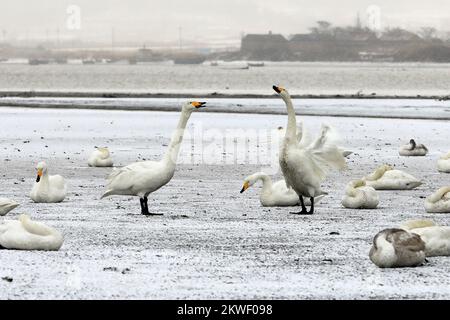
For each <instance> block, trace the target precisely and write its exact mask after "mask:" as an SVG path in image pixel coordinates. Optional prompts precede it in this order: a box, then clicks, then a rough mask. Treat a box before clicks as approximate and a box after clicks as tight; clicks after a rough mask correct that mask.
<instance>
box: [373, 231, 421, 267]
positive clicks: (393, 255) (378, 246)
mask: <svg viewBox="0 0 450 320" xmlns="http://www.w3.org/2000/svg"><path fill="white" fill-rule="evenodd" d="M369 258H370V260H371V261H372V262H373V263H374V264H375V265H377V266H378V267H380V268H396V267H415V266H419V265H421V264H422V263H424V262H425V243H424V241H423V240H422V239H421V237H420V236H419V235H417V234H414V233H410V232H408V231H406V230H402V229H385V230H383V231H380V232H379V233H378V234H377V235H376V236H375V237H374V238H373V245H372V248H371V249H370V252H369Z"/></svg>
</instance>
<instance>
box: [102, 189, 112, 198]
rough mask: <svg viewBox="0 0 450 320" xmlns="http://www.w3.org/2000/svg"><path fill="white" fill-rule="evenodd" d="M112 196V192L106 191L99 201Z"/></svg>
mask: <svg viewBox="0 0 450 320" xmlns="http://www.w3.org/2000/svg"><path fill="white" fill-rule="evenodd" d="M113 194H114V190H106V192H105V193H104V194H103V195H102V196H101V197H100V199H103V198H106V197H109V196H111V195H113Z"/></svg>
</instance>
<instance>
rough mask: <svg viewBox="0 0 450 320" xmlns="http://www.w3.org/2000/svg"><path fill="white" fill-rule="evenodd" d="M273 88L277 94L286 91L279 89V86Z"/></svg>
mask: <svg viewBox="0 0 450 320" xmlns="http://www.w3.org/2000/svg"><path fill="white" fill-rule="evenodd" d="M272 88H273V90H275V92H276V93H281V91H283V90H284V88H282V87H277V86H275V85H274V86H272Z"/></svg>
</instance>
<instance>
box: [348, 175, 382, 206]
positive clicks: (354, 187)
mask: <svg viewBox="0 0 450 320" xmlns="http://www.w3.org/2000/svg"><path fill="white" fill-rule="evenodd" d="M378 203H379V198H378V194H377V191H376V190H375V189H374V188H372V187H369V186H366V183H365V182H364V181H363V180H354V181H351V182H350V183H349V184H348V185H347V187H346V188H345V196H344V197H343V198H342V205H343V206H344V207H346V208H350V209H375V208H376V207H377V206H378Z"/></svg>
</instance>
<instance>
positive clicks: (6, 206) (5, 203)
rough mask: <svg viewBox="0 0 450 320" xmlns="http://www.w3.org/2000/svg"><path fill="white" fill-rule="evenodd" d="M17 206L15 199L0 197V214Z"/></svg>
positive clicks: (2, 214)
mask: <svg viewBox="0 0 450 320" xmlns="http://www.w3.org/2000/svg"><path fill="white" fill-rule="evenodd" d="M18 206H19V204H18V203H17V202H15V201H12V200H9V199H6V198H0V216H4V215H5V214H7V213H8V212H10V211H11V210H13V209H14V208H16V207H18Z"/></svg>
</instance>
